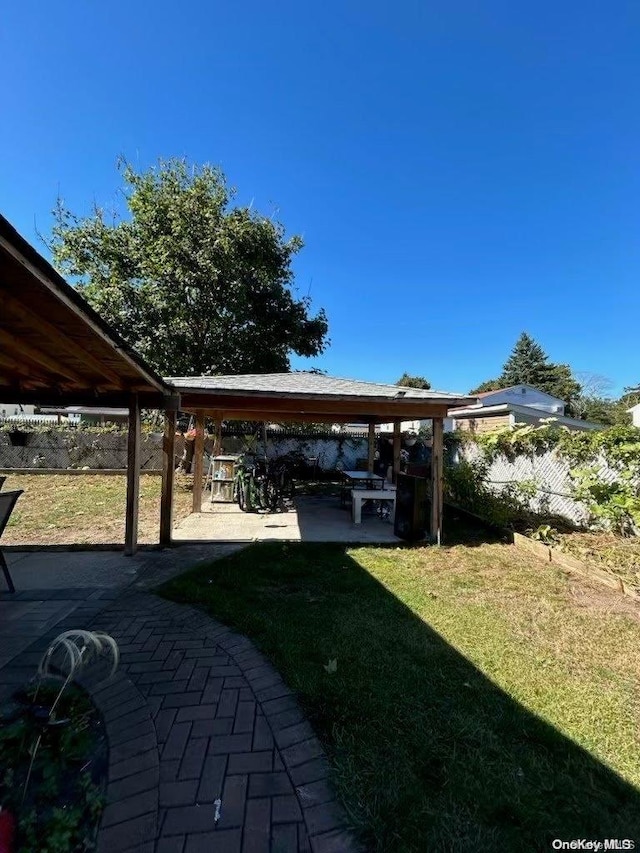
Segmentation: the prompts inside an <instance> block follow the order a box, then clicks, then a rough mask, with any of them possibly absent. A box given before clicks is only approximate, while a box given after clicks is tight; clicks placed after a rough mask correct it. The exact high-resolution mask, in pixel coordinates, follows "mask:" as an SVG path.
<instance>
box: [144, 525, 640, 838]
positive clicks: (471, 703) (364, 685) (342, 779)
mask: <svg viewBox="0 0 640 853" xmlns="http://www.w3.org/2000/svg"><path fill="white" fill-rule="evenodd" d="M449 521H450V523H454V527H451V526H450V527H449V536H450V537H451V539H453V538H454V533H455V516H454V517H451V516H450V518H449ZM463 526H464V525H462V523H461V526H460V529H459V530H458V534H457V535H458V536H459V537H460V538H464V537H466V540H465V544H471V545H474V544H478V540H477V539H476V538H474V537H476V536H477V537H482V536H484V537H485V539H486V530H485V531H483V530H477V531H475V532H474V531H473V530H471V531H469V530H468V529H467V531H466V533H465V532H464V530H463ZM451 539H450V541H451ZM401 550H402V551H403V552H405V553H404V555H400V556H399V555H398V553H397V550H396V549H391V548H375V549H374V548H362V549H359V548H348V547H346V546H344V545H317V544H315V545H312V544H304V543H301V544H297V543H295V544H291V543H289V544H286V543H273V544H271V543H270V544H261V545H257V546H253V547H250V548H247V549H245V550H244V551H242V552H240V553H237V554H235V555H233V556H231V557H229V558H227V559H225V560H222V561H220V562H217V563H213V564H210V565H209V566H205V567H201V568H198V569H197V570H194V571H192V572H190V573H188V574H186V575H183V576H181V577H180V578H177V579H176V580H174V581H172V582H170V583H169V584H166V585H165V586H164V587H162V588H161V590H160V593H161V594H162V595H164V596H166V597H169V598H172V599H173V600H177V601H185V602H190V603H192V604H196V605H198V606H200V607H203V608H205V609H206V610H207V611H208V612H210V613H211V614H212V615H214V616H215V617H216V618H218V619H220V620H221V621H223V622H225V623H226V624H228V625H230V626H232V627H234V628H235V629H237V630H239V631H241V632H242V633H244V634H246V635H248V636H249V637H251V639H252V640H254V642H255V643H256V644H257V645H258V646H259V647H260V648H261V649H262V650H263V651H264V653H265V654H267V655H268V656H269V657H270V658H271V659H272V660H273V661H274V663H275V665H276V666H277V667H278V669H279V670H280V671H281V673H282V675H283V677H284V678H285V680H286V681H287V683H288V684H289V686H290V687H291V688H292V689H294V690H295V691H296V692H297V694H298V696H299V699H300V702H301V704H302V706H303V708H304V710H305V711H306V713H307V715H308V717H309V719H310V721H311V723H312V725H313V726H314V728H315V730H316V731H317V733H318V735H319V736H320V737H321V739H322V741H323V743H324V745H325V748H326V749H327V752H328V755H329V759H330V761H331V764H332V767H333V778H334V782H335V784H336V786H337V788H338V792H339V795H340V797H341V799H342V801H343V803H344V804H345V806H346V808H347V811H348V813H349V815H350V817H351V820H352V822H353V824H354V826H355V827H356V828H357V829H358V830H359V832H360V835H361V837H362V839H363V841H364V843H365V844H366V846H367V849H368V850H371V851H379V853H401V852H402V853H412V851H415V853H422V852H423V851H425V850H437V851H511V850H514V851H515V850H527V851H536V850H540V851H542V850H550V849H552V848H551V842H552V841H553V839H562V840H566V841H569V840H571V839H575V838H591V839H600V840H601V839H604V838H621V839H622V838H632V839H636V840H637V839H639V838H640V792H639V791H638V790H637V789H636V788H635V787H633V786H632V785H631V784H629V783H628V782H626V781H625V780H623V779H622V778H621V777H620V776H619V775H617V774H616V773H615V772H613V771H612V770H611V769H610V768H608V767H607V766H605V765H604V764H603V763H601V762H600V761H598V760H597V759H596V758H594V757H593V756H592V755H591V754H590V753H589V752H587V751H586V750H585V749H583V748H581V747H580V746H578V745H577V744H576V743H575V742H574V741H573V740H571V739H570V738H568V737H567V736H565V735H564V734H563V733H562V732H561V731H559V730H558V729H556V728H554V727H553V726H552V725H550V724H549V723H547V722H545V721H544V720H542V719H541V718H540V717H538V716H536V714H534V713H532V712H531V711H529V710H528V709H527V708H525V707H524V706H523V705H522V704H520V703H519V702H518V701H516V700H515V699H514V698H512V697H511V696H510V695H508V693H507V692H505V691H504V690H503V689H501V688H500V687H498V686H497V685H496V684H495V683H494V682H493V681H492V680H490V679H489V678H488V677H486V676H485V675H484V674H483V672H482V671H480V669H478V667H476V666H475V665H474V664H473V663H471V661H470V660H469V659H467V657H465V656H464V654H462V653H461V652H460V651H458V650H457V649H456V648H454V647H453V645H451V644H450V643H449V642H447V641H446V640H445V639H444V638H443V636H442V635H441V634H440V633H439V632H438V631H436V630H434V629H433V628H432V627H430V625H429V623H428V621H427V620H426V618H425V616H424V615H423V616H421V615H419V614H420V613H423V614H424V613H426V612H428V607H427V606H426V605H425V604H424V602H425V601H426V602H428V601H429V597H430V596H433V595H435V594H434V593H432V592H431V591H430V589H429V587H430V582H429V577H428V576H425V575H424V574H422V575H421V574H420V572H418V573H417V574H415V573H414V572H413V569H411V566H413V565H414V563H412V562H411V561H412V560H414V559H418V558H419V557H420V555H419V554H418V552H419V551H420V550H422V551H426V550H431V549H417V548H409V549H405V548H402V549H401ZM412 551H413V552H415V553H414V554H412V553H410V552H412ZM447 551H448V549H441V552H440V553H443V552H447ZM407 552H409V553H407ZM448 553H450V554H453V553H454V552H453V551H450V552H448ZM416 565H417V564H416ZM374 566H375V572H376V576H374V574H373V573H372V567H374ZM390 578H393V584H391V583H390V582H387V581H386V580H385V579H390ZM391 585H393V587H394V590H396V591H397V593H398V594H395V593H394V592H393V591H392V590H391V588H390V587H391ZM408 601H410V602H411V606H408V604H407V603H406V602H408ZM431 603H432V604H433V601H432V602H431ZM455 604H456V603H455V601H452V602H449V603H447V606H452V607H455ZM443 606H444V603H443ZM491 631H492V626H491V625H488V627H487V633H488V634H489V635H490V634H491ZM496 654H497V655H499V654H500V648H499V643H497V644H496ZM330 659H336V660H337V671H336V673H335V674H333V675H332V674H329V673H328V672H327V671H326V669H325V666H324V665H325V664H326V663H327V661H328V660H330ZM585 713H586V712H585Z"/></svg>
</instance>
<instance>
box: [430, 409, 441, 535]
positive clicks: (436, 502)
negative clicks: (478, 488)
mask: <svg viewBox="0 0 640 853" xmlns="http://www.w3.org/2000/svg"><path fill="white" fill-rule="evenodd" d="M443 473H444V472H443V419H442V418H434V419H433V446H432V448H431V536H432V538H433V540H434V541H435V542H436V543H437V544H438V545H440V543H441V542H442V502H443V489H444V481H443Z"/></svg>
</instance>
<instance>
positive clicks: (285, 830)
mask: <svg viewBox="0 0 640 853" xmlns="http://www.w3.org/2000/svg"><path fill="white" fill-rule="evenodd" d="M235 548H237V546H233V547H231V546H224V547H219V548H217V549H216V550H215V551H213V550H212V549H210V548H209V549H200V550H198V549H197V548H196V549H183V551H173V552H171V551H169V552H158V553H153V554H149V555H146V556H141V558H140V560H138V561H137V562H138V563H140V566H139V569H140V571H139V573H138V577H137V579H136V580H135V582H134V583H133V584H132V585H131V586H130V587H129V589H128V590H125V589H122V588H121V589H104V588H90V587H88V586H87V587H86V588H85V587H82V586H80V587H78V588H61V589H41V590H37V589H27V590H22V591H19V592H18V593H17V594H16V595H9V594H8V593H2V592H0V616H2V617H3V618H2V619H0V701H3V700H5V699H7V698H8V697H9V696H10V695H11V693H12V692H13V690H15V689H16V688H17V687H19V686H21V685H23V684H24V683H26V682H27V681H28V680H29V679H30V678H32V677H33V675H34V673H35V669H36V667H37V664H38V661H39V660H40V657H41V655H42V653H43V651H44V650H45V649H46V647H47V645H48V643H49V642H51V640H52V639H53V638H54V637H55V636H57V635H58V634H59V633H60V632H61V631H64V630H69V629H72V628H89V629H96V630H98V629H99V630H105V631H107V632H108V633H110V634H112V635H113V636H114V637H115V638H116V640H117V641H118V644H119V647H120V652H121V656H122V659H121V663H120V667H119V670H118V673H117V674H116V676H115V677H114V678H113V679H112V680H111V681H110V682H108V683H106V684H102V685H100V686H98V687H97V688H96V687H95V686H94V687H93V688H92V687H91V686H90V685H87V686H88V689H90V692H91V693H92V696H93V698H94V701H95V702H96V704H97V705H98V707H99V708H100V710H101V712H102V714H103V717H104V720H105V728H106V732H107V737H108V742H109V770H108V786H107V805H106V807H105V810H104V813H103V820H102V824H101V828H100V833H99V837H98V853H201V851H207V853H230V851H235V853H263V852H264V853H302V851H308V852H309V853H350V851H354V850H356V849H359V848H357V846H356V844H355V843H354V841H353V838H352V836H351V835H350V833H349V832H348V831H347V830H346V828H345V816H344V813H343V811H342V810H341V809H340V807H339V806H338V804H337V803H336V801H335V799H334V797H333V793H332V790H331V788H330V786H329V783H328V765H327V761H326V758H325V756H324V754H323V751H322V748H321V746H320V743H319V741H318V740H317V738H316V737H315V736H314V733H313V731H312V729H311V727H310V726H309V724H308V722H307V721H306V720H305V719H304V715H303V714H302V712H301V711H300V709H299V707H298V705H297V703H296V701H295V698H294V696H293V694H292V693H291V691H290V690H289V689H288V688H287V687H286V685H285V684H284V683H283V682H282V679H281V678H280V676H279V675H278V673H277V672H276V671H275V670H274V669H273V667H272V666H271V665H270V663H269V662H268V661H267V660H266V659H265V658H264V657H263V656H262V655H260V654H259V653H258V652H257V651H256V649H255V648H254V647H253V645H252V644H251V642H250V641H249V640H248V639H246V638H245V637H241V636H239V635H237V634H234V633H233V632H232V631H230V630H229V629H228V628H226V627H225V626H223V625H221V624H219V623H217V622H215V621H214V620H213V619H210V618H209V617H208V616H207V615H206V614H204V613H202V612H201V611H198V610H196V609H194V608H191V607H187V606H183V605H178V604H175V603H173V602H169V601H164V600H163V599H161V598H158V597H157V596H155V595H153V594H151V593H149V592H147V591H146V590H148V589H150V588H153V587H154V586H155V585H156V584H157V583H160V582H162V581H164V580H166V579H168V578H169V577H172V576H173V575H175V574H176V573H177V572H179V571H180V570H183V569H184V568H186V567H188V566H190V565H193V563H194V562H197V559H203V558H208V559H210V558H211V557H214V558H215V557H216V556H221V555H222V554H224V553H227V552H228V551H230V550H234V549H235ZM200 551H202V553H200ZM60 559H64V555H63V556H62V557H61V558H60ZM90 560H91V555H87V562H90ZM216 801H219V802H218V805H217V806H216ZM216 815H217V819H216Z"/></svg>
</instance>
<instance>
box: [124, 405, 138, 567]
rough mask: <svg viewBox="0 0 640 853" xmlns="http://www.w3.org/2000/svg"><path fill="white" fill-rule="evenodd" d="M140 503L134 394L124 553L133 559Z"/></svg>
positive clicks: (130, 430) (128, 460) (129, 436)
mask: <svg viewBox="0 0 640 853" xmlns="http://www.w3.org/2000/svg"><path fill="white" fill-rule="evenodd" d="M139 502H140V401H139V399H138V395H137V394H133V395H132V397H131V402H130V403H129V435H128V439H127V506H126V512H125V531H124V553H125V554H126V555H127V556H129V557H131V556H132V555H133V554H135V552H136V549H137V547H138V504H139Z"/></svg>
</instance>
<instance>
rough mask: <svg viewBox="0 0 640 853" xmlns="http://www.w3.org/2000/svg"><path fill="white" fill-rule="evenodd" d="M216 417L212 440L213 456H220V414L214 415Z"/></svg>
mask: <svg viewBox="0 0 640 853" xmlns="http://www.w3.org/2000/svg"><path fill="white" fill-rule="evenodd" d="M216 414H217V415H218V417H216V419H215V427H214V430H215V432H214V438H213V455H214V456H220V455H221V453H222V417H220V413H219V412H218V413H216Z"/></svg>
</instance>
